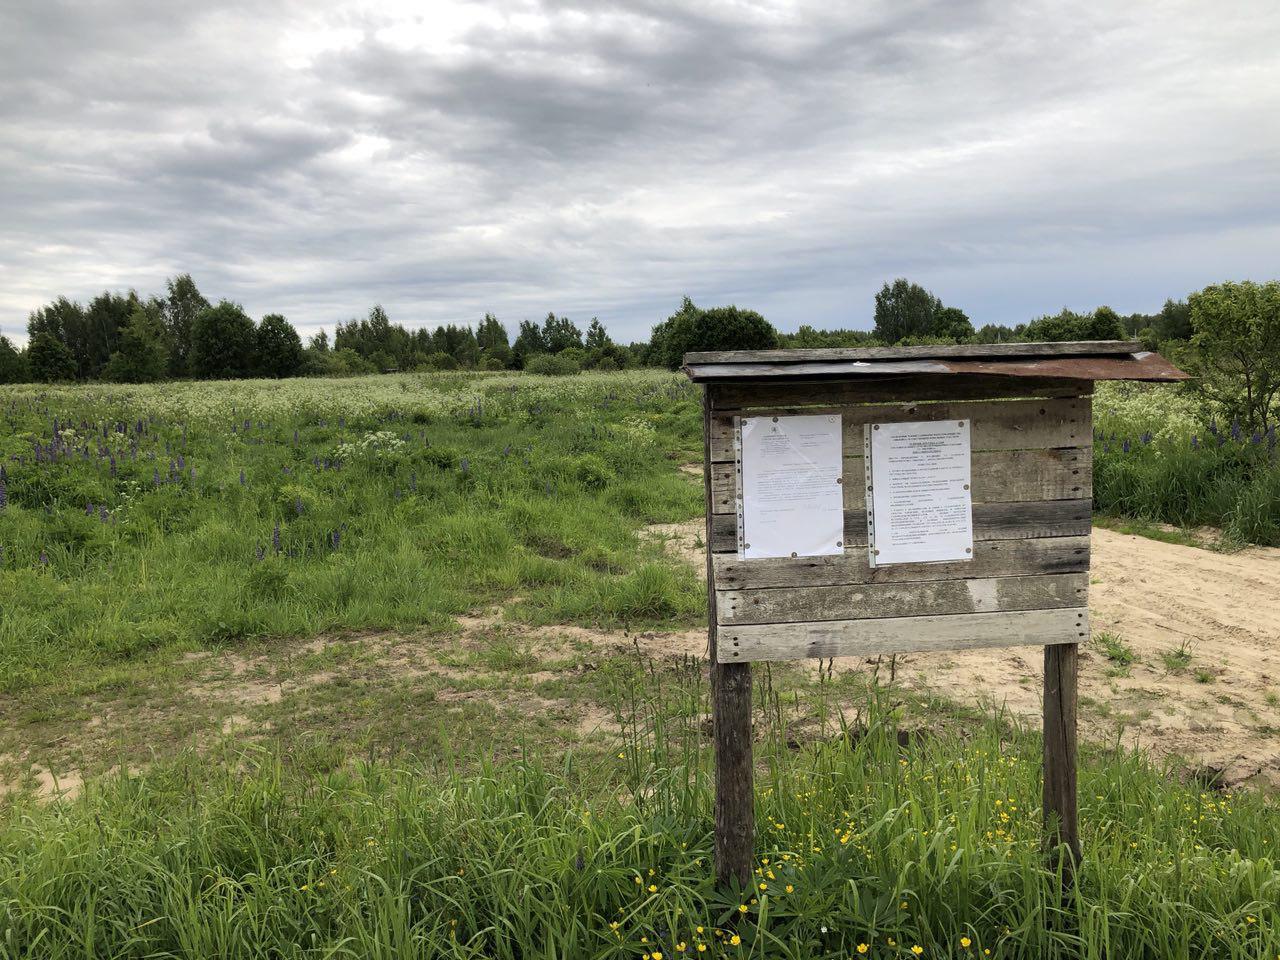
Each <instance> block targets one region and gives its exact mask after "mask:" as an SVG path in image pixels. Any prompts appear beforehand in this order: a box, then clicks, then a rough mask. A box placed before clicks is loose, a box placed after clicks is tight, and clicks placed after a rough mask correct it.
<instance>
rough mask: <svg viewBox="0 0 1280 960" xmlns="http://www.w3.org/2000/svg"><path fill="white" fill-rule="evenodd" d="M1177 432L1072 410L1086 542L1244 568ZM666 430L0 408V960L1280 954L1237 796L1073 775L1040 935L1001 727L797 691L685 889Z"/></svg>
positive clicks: (698, 832)
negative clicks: (1153, 536)
mask: <svg viewBox="0 0 1280 960" xmlns="http://www.w3.org/2000/svg"><path fill="white" fill-rule="evenodd" d="M1153 398H1154V399H1153ZM1182 404H1183V401H1181V400H1180V399H1179V398H1178V396H1177V395H1176V394H1171V393H1169V392H1167V391H1166V392H1164V393H1151V394H1146V393H1136V392H1134V393H1122V392H1118V391H1117V392H1115V393H1114V394H1110V393H1108V392H1106V391H1104V392H1103V394H1101V395H1100V397H1099V402H1098V403H1097V410H1098V416H1097V418H1096V422H1095V426H1096V427H1097V428H1098V430H1099V432H1100V433H1101V434H1103V437H1102V439H1101V440H1100V441H1099V455H1098V462H1097V466H1096V470H1097V473H1096V477H1095V484H1096V486H1097V488H1098V490H1099V498H1100V506H1103V507H1104V508H1106V509H1108V510H1110V511H1113V512H1117V513H1125V514H1127V515H1129V516H1130V517H1133V518H1136V520H1137V521H1140V522H1147V523H1151V522H1168V521H1169V518H1170V516H1172V515H1174V513H1176V510H1177V509H1182V508H1181V507H1179V506H1178V505H1179V504H1185V503H1191V502H1195V503H1199V504H1201V506H1200V507H1199V508H1198V509H1199V510H1200V512H1199V513H1195V514H1190V513H1188V514H1187V517H1186V519H1185V520H1184V521H1178V522H1185V523H1188V524H1195V523H1214V522H1215V521H1216V522H1218V523H1219V524H1220V525H1223V526H1228V527H1229V529H1230V530H1231V531H1232V534H1231V535H1232V536H1234V537H1236V538H1237V539H1241V538H1243V539H1248V538H1249V537H1256V538H1258V539H1265V537H1266V536H1268V534H1267V530H1268V527H1267V526H1266V525H1267V523H1274V522H1275V518H1274V516H1273V514H1274V510H1275V509H1277V508H1276V507H1275V505H1274V504H1270V505H1269V504H1268V503H1266V502H1262V503H1260V504H1259V505H1258V506H1257V508H1256V509H1255V508H1253V507H1248V506H1247V504H1248V503H1250V502H1252V501H1250V500H1249V498H1250V497H1251V496H1254V497H1256V496H1260V497H1262V498H1263V501H1265V498H1266V492H1265V491H1266V489H1267V488H1266V487H1265V484H1268V483H1273V482H1275V481H1274V475H1275V472H1276V470H1275V460H1274V457H1273V450H1272V448H1271V447H1270V446H1269V441H1268V439H1267V438H1265V437H1263V438H1259V440H1258V441H1256V442H1255V441H1253V440H1252V438H1248V437H1241V438H1232V437H1231V435H1230V428H1229V427H1227V428H1226V429H1225V436H1226V439H1225V440H1224V441H1223V443H1222V444H1221V445H1218V444H1217V442H1216V440H1215V441H1214V442H1213V445H1212V446H1211V447H1210V448H1209V449H1207V450H1206V449H1205V447H1206V446H1208V445H1207V444H1198V445H1197V446H1196V447H1195V448H1192V447H1190V443H1189V436H1187V435H1186V434H1187V430H1190V431H1192V432H1194V431H1196V430H1198V429H1199V427H1198V426H1196V425H1195V421H1194V418H1193V415H1192V414H1190V413H1188V417H1191V419H1188V420H1187V421H1186V424H1184V425H1183V426H1178V424H1179V423H1182V421H1180V420H1179V419H1178V418H1177V417H1175V416H1173V415H1172V413H1171V411H1175V410H1177V411H1182V410H1184V406H1183V405H1182ZM1144 417H1146V418H1149V419H1143V418H1144ZM1187 424H1189V425H1187ZM700 429H701V417H700V413H699V409H698V402H697V395H696V393H695V392H694V391H693V390H692V389H691V388H690V387H689V386H688V385H687V384H686V383H685V382H684V381H683V380H682V379H681V378H679V377H676V376H673V375H669V374H665V373H656V372H642V373H626V374H610V375H584V376H581V377H575V378H563V379H544V378H534V377H521V376H488V375H486V376H481V375H475V374H442V375H434V376H430V377H420V376H414V375H400V376H390V377H371V378H364V379H355V380H346V381H323V382H322V381H290V382H286V383H283V384H282V383H275V382H238V383H232V384H221V383H220V384H195V385H192V384H179V385H164V386H156V387H145V388H137V387H81V388H0V463H3V465H4V479H3V481H2V482H3V487H0V489H2V490H3V495H2V500H0V502H3V504H4V506H3V507H0V549H2V550H3V556H2V557H0V596H2V597H3V598H4V603H3V609H2V610H0V715H2V716H3V718H4V723H3V730H0V773H3V774H4V777H5V780H6V781H8V782H10V785H11V787H14V788H16V789H11V790H10V792H9V793H8V796H7V797H6V798H5V799H4V800H3V801H0V803H3V811H2V816H0V957H5V958H10V957H13V958H17V957H24V958H25V957H59V958H61V957H130V958H133V957H137V958H143V957H209V956H225V957H242V956H243V957H307V958H320V957H379V956H385V957H392V956H395V957H418V956H421V957H436V956H443V957H476V958H478V957H511V958H516V957H519V958H532V957H548V958H550V957H566V958H578V957H601V958H604V957H639V958H644V957H645V956H648V958H649V960H664V958H672V957H681V956H727V957H735V958H736V957H744V958H745V957H780V958H781V957H786V958H802V957H803V958H809V957H820V958H841V960H844V958H848V957H858V956H873V957H904V958H909V957H914V956H925V957H970V956H974V957H986V956H991V957H1006V958H1008V957H1027V958H1030V957H1037V958H1038V957H1090V958H1101V957H1119V956H1124V957H1153V958H1154V957H1185V958H1193V957H1203V956H1214V957H1237V958H1246V957H1248V958H1258V957H1268V958H1269V957H1275V956H1280V928H1277V926H1276V925H1277V923H1278V922H1280V917H1278V916H1277V908H1276V904H1277V902H1280V873H1278V872H1277V867H1276V863H1275V856H1276V844H1277V843H1280V809H1278V808H1277V806H1276V803H1275V801H1274V800H1273V799H1271V798H1268V797H1267V796H1264V795H1262V794H1260V793H1254V792H1240V793H1229V792H1222V791H1220V790H1218V789H1216V788H1213V787H1210V786H1207V785H1202V784H1199V783H1197V782H1196V780H1195V778H1194V776H1192V775H1191V774H1189V773H1188V772H1187V771H1172V772H1171V771H1166V770H1164V769H1163V768H1159V767H1156V766H1154V765H1152V764H1150V763H1148V762H1147V761H1145V760H1144V759H1143V758H1142V757H1140V756H1137V755H1133V754H1129V753H1126V752H1123V751H1119V750H1114V749H1109V748H1106V747H1105V746H1100V745H1093V746H1090V747H1089V748H1088V749H1086V751H1085V756H1084V762H1083V767H1082V772H1081V776H1082V780H1081V805H1082V812H1081V821H1082V825H1083V829H1084V834H1085V836H1084V840H1085V847H1086V861H1085V863H1084V865H1083V868H1082V870H1081V873H1080V883H1079V887H1078V890H1077V893H1076V894H1075V895H1073V896H1071V897H1066V898H1064V897H1063V896H1062V895H1061V893H1060V888H1059V883H1058V878H1056V877H1055V876H1053V875H1052V873H1051V872H1050V871H1048V870H1047V869H1046V868H1045V866H1044V863H1045V861H1044V858H1043V857H1042V855H1041V852H1040V850H1039V836H1040V810H1039V768H1038V763H1039V755H1040V744H1039V739H1038V736H1037V735H1036V734H1035V733H1034V732H1033V731H1027V730H1024V729H1021V728H1019V727H1018V725H1017V724H1016V723H1014V722H1013V721H1012V720H1011V719H1010V718H1008V717H1005V716H999V715H989V714H983V715H978V714H974V713H972V712H970V711H967V710H964V709H961V708H960V707H957V706H955V705H954V704H953V703H951V702H948V701H943V700H934V699H924V698H922V697H920V696H918V695H911V694H908V693H906V692H905V691H904V690H902V689H901V688H900V687H897V686H888V687H886V686H884V685H883V683H879V682H877V677H876V676H875V674H873V673H871V672H868V671H866V670H862V671H842V672H839V673H837V674H836V675H835V676H834V677H826V676H822V675H820V674H819V672H818V671H817V669H816V667H815V666H814V665H813V664H803V663H802V664H794V665H788V666H785V667H781V668H773V669H762V670H761V671H759V674H758V675H759V683H758V684H757V697H758V703H757V710H756V717H757V724H758V728H757V741H758V746H757V756H758V758H759V761H760V766H759V770H758V782H757V796H758V798H759V799H758V803H759V812H758V816H759V822H760V825H761V830H760V842H759V848H758V851H757V853H758V856H759V861H760V862H759V874H758V877H757V881H756V884H757V886H756V888H755V889H753V890H751V891H743V892H740V894H739V895H736V896H733V897H727V896H725V895H722V894H717V893H716V892H715V891H714V889H713V888H712V886H711V884H710V872H709V863H708V861H709V855H710V843H711V829H712V824H711V821H710V801H709V791H710V786H711V781H710V756H709V740H708V737H707V725H706V724H707V704H706V680H705V672H704V668H703V666H702V665H700V664H699V663H698V662H697V661H696V659H693V658H691V657H686V656H680V655H676V654H673V653H671V651H673V650H686V651H687V652H689V653H696V652H697V650H698V649H699V647H698V646H697V641H698V640H699V638H700V633H699V632H698V631H699V628H700V625H701V624H702V623H703V621H704V617H705V598H704V590H703V587H702V585H701V584H700V583H699V581H698V579H697V577H696V576H695V574H694V573H692V572H691V570H690V568H689V567H688V566H687V565H683V564H679V563H676V562H673V560H672V559H671V558H670V557H669V556H668V555H667V554H666V553H665V552H664V550H663V548H662V544H661V542H660V540H659V539H658V538H656V537H655V536H653V535H652V528H653V526H654V525H662V524H667V523H675V522H678V521H685V520H689V519H692V518H696V517H698V516H699V515H700V514H701V511H702V507H703V504H702V492H701V485H700V478H699V477H692V476H690V475H689V474H688V473H686V472H683V471H682V470H681V469H680V468H681V466H682V465H687V464H690V463H696V462H699V461H700V458H701V437H700ZM1161 430H1163V431H1164V432H1163V433H1161V432H1160V431H1161ZM1147 432H1150V433H1151V434H1152V436H1151V437H1150V438H1149V442H1144V441H1143V439H1142V437H1143V435H1144V434H1146V433H1147ZM1130 434H1136V435H1134V436H1133V437H1132V439H1131V440H1130V442H1129V445H1128V446H1129V449H1127V450H1126V449H1124V440H1125V439H1128V438H1129V435H1130ZM1184 445H1185V447H1186V450H1187V451H1190V452H1189V453H1187V454H1186V458H1187V460H1188V463H1190V462H1191V461H1192V460H1194V464H1193V467H1194V469H1193V467H1192V466H1176V465H1175V466H1171V464H1176V463H1178V462H1180V461H1177V460H1176V457H1175V456H1174V454H1175V453H1176V452H1178V451H1182V449H1183V446H1184ZM1178 455H1179V456H1181V455H1182V454H1181V453H1178ZM1209 458H1212V459H1209ZM1268 458H1271V459H1268ZM1200 464H1208V465H1209V466H1208V467H1206V468H1204V469H1201V468H1200ZM1178 471H1182V473H1178ZM1197 471H1198V472H1197ZM1175 474H1177V475H1179V476H1185V477H1186V482H1187V484H1189V485H1190V484H1194V486H1188V487H1187V488H1186V489H1185V490H1183V491H1182V492H1181V493H1179V492H1178V490H1179V489H1180V488H1177V487H1170V486H1169V484H1168V483H1167V482H1166V480H1165V479H1163V478H1167V477H1169V476H1173V475H1175ZM1255 485H1261V486H1259V487H1258V489H1262V490H1263V493H1262V494H1256V493H1249V491H1251V490H1254V489H1255ZM1222 491H1227V492H1222ZM1204 504H1208V506H1204ZM1242 504H1245V506H1242ZM1122 507H1123V509H1121V508H1122ZM1233 511H1234V512H1233ZM1232 517H1237V518H1239V520H1238V522H1236V525H1235V526H1234V527H1232V526H1230V523H1231V522H1232V521H1231V518H1232ZM1251 518H1252V519H1251ZM1223 521H1228V522H1226V523H1224V522H1223ZM883 679H884V677H883V676H881V677H879V680H883ZM37 761H38V762H40V763H43V764H44V769H45V770H46V772H48V771H58V770H69V769H74V770H77V771H80V772H81V773H82V774H83V775H84V776H85V777H86V779H87V782H86V784H85V785H84V788H83V792H82V794H81V796H80V797H79V798H78V799H75V800H69V799H64V800H61V801H55V802H50V801H49V800H48V799H39V798H38V797H37V796H36V794H37V792H38V791H40V789H41V787H42V785H41V784H40V783H39V782H38V778H37V777H35V776H34V775H33V774H32V773H31V772H30V770H29V769H28V768H29V767H30V765H31V763H32V762H37ZM23 771H26V772H23ZM95 775H96V776H97V778H96V779H93V777H94V776H95ZM43 792H44V793H45V794H46V796H47V795H48V794H50V793H56V789H55V790H53V791H50V790H47V789H46V790H44V791H43ZM761 884H763V887H761V886H760V885H761ZM615 924H616V926H615ZM862 946H865V947H866V950H865V952H862V951H861V947H862ZM700 947H702V948H704V949H699V948H700ZM987 951H990V952H989V953H988V952H987Z"/></svg>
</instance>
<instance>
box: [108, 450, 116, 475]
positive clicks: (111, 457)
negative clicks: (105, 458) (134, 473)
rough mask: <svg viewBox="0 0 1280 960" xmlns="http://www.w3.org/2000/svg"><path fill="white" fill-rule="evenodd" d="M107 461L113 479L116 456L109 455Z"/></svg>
mask: <svg viewBox="0 0 1280 960" xmlns="http://www.w3.org/2000/svg"><path fill="white" fill-rule="evenodd" d="M109 459H110V461H111V476H113V477H114V476H115V475H116V455H115V454H114V453H113V454H111V455H110V457H109Z"/></svg>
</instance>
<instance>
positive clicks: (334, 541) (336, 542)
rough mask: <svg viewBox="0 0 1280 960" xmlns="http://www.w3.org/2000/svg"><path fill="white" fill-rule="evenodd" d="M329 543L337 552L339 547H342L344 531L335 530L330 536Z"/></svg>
mask: <svg viewBox="0 0 1280 960" xmlns="http://www.w3.org/2000/svg"><path fill="white" fill-rule="evenodd" d="M329 543H330V544H331V545H332V546H333V549H335V550H337V549H338V547H340V546H342V531H341V530H335V531H333V533H331V534H329Z"/></svg>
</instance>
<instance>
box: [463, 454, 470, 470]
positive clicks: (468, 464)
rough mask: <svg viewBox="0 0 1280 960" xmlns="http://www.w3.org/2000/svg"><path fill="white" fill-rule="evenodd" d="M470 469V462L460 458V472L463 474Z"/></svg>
mask: <svg viewBox="0 0 1280 960" xmlns="http://www.w3.org/2000/svg"><path fill="white" fill-rule="evenodd" d="M470 469H471V461H470V460H468V459H467V458H466V457H463V458H462V472H463V473H464V474H465V473H467V472H468V471H469V470H470Z"/></svg>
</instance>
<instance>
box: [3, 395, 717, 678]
mask: <svg viewBox="0 0 1280 960" xmlns="http://www.w3.org/2000/svg"><path fill="white" fill-rule="evenodd" d="M223 386H224V385H221V384H182V385H176V386H171V387H168V388H152V389H150V390H146V389H143V388H81V389H80V390H72V389H61V390H52V391H45V390H44V389H43V388H41V389H36V388H9V389H8V390H7V391H0V470H2V471H3V473H2V474H0V490H3V492H4V498H3V499H4V504H3V506H0V596H3V597H4V603H3V607H2V609H0V687H8V688H10V689H13V688H15V687H17V686H20V685H23V684H28V683H31V682H33V681H36V680H38V679H40V678H41V677H47V676H49V675H50V674H51V673H55V674H56V673H57V672H59V671H62V672H66V671H69V670H74V669H79V668H82V667H84V666H86V665H94V666H102V665H106V664H114V663H121V662H125V661H129V660H132V659H137V658H139V657H143V656H146V655H148V654H149V653H151V652H152V651H156V650H163V649H165V648H182V647H184V646H187V647H190V646H207V645H210V644H219V643H232V642H237V641H239V640H241V639H244V638H251V637H256V636H267V635H277V636H278V635H295V634H302V635H309V634H314V633H317V632H320V631H325V630H332V629H339V628H384V627H394V626H401V625H415V626H417V625H423V624H425V625H427V626H432V625H437V626H439V625H445V624H447V623H448V622H449V621H450V619H451V618H452V617H453V616H454V615H456V614H458V613H462V612H464V611H466V610H468V609H471V608H474V607H475V606H476V605H478V604H482V603H484V602H486V601H493V600H499V599H502V600H505V599H507V598H509V597H511V596H513V595H519V596H521V597H522V598H524V604H523V607H522V609H523V610H525V611H526V614H527V615H529V616H538V617H541V618H543V619H547V620H552V621H560V622H564V621H570V620H578V621H593V622H604V623H608V624H626V623H632V622H640V623H648V622H659V623H661V622H693V621H694V620H696V619H697V617H698V616H699V613H700V611H701V610H702V608H703V604H704V594H703V591H702V590H701V588H700V587H698V585H697V583H696V580H695V577H694V575H693V574H692V573H691V572H690V571H687V570H682V569H677V568H673V567H672V566H671V565H669V564H666V563H664V562H663V561H662V558H661V556H660V552H661V551H660V549H659V548H657V547H655V546H653V545H652V544H649V545H648V546H646V544H645V542H644V541H643V540H642V538H638V537H637V535H636V534H637V531H638V529H639V528H640V527H642V526H643V525H644V524H647V523H652V522H657V521H672V520H681V519H685V518H688V517H693V516H697V515H698V513H699V511H700V510H701V508H702V496H701V492H700V490H699V489H698V488H697V486H696V485H695V484H692V483H690V482H689V481H688V480H687V478H685V477H682V476H681V475H680V474H679V473H678V471H676V470H675V469H674V468H673V465H672V464H671V463H670V462H669V461H668V460H667V459H666V456H665V455H667V454H669V455H671V456H675V457H683V456H688V457H692V456H693V455H694V454H693V452H692V451H694V450H696V449H697V447H696V446H695V444H696V442H697V437H698V433H699V430H700V427H699V423H700V421H699V416H698V405H697V403H698V401H697V395H696V393H695V392H694V391H693V390H692V389H691V388H690V387H689V385H688V384H687V381H684V380H683V379H675V378H673V377H672V376H670V375H667V374H645V375H637V374H615V375H613V376H611V377H604V376H597V377H592V378H585V377H584V378H573V379H572V380H564V381H560V382H552V383H547V382H546V380H545V378H509V377H499V378H487V379H479V380H477V379H475V378H469V379H468V378H458V377H449V376H440V377H436V378H420V377H402V378H378V382H377V383H376V384H369V385H368V386H369V390H368V392H367V393H364V394H360V393H346V394H339V395H338V396H336V397H333V396H329V395H328V394H327V393H326V391H328V390H329V389H330V385H329V384H327V383H321V382H310V383H291V384H290V385H289V386H288V387H283V386H280V385H278V384H269V383H266V382H262V383H259V384H256V385H255V384H243V383H241V384H236V385H235V389H234V390H231V391H229V392H228V394H227V395H226V396H224V395H223V394H222V392H221V391H222V388H223ZM401 386H403V387H405V388H406V389H401ZM277 392H281V393H284V392H287V393H290V394H291V395H292V400H293V402H292V403H283V402H281V400H280V398H279V397H277V396H276V395H275V394H276V393H277ZM683 450H689V451H691V452H689V453H687V454H686V453H682V452H681V451H683Z"/></svg>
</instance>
